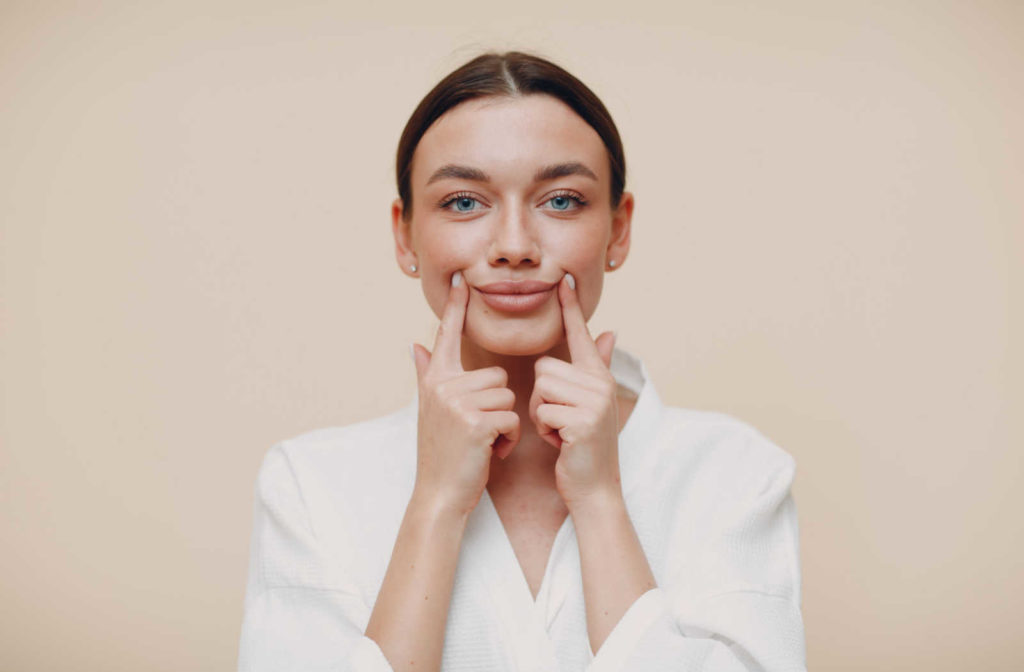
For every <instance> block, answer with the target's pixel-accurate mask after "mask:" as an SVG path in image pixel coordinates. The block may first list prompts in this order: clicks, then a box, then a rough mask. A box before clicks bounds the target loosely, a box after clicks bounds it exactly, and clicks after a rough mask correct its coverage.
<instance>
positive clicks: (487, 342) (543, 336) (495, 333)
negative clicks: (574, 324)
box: [466, 322, 563, 357]
mask: <svg viewBox="0 0 1024 672" xmlns="http://www.w3.org/2000/svg"><path fill="white" fill-rule="evenodd" d="M488 326H490V325H488ZM561 327H562V325H561V322H559V323H558V324H556V325H548V324H536V325H528V324H524V325H522V326H521V327H518V328H515V329H509V328H504V329H502V328H500V327H491V328H487V327H485V328H483V329H476V328H475V327H474V325H472V324H469V323H467V324H466V336H467V337H468V338H470V339H471V340H472V341H473V342H474V343H476V344H477V345H478V346H479V347H481V348H483V349H484V350H487V351H488V352H493V353H494V354H496V355H506V356H511V357H527V356H531V355H541V354H544V353H545V352H547V351H549V350H550V349H551V348H553V347H555V346H556V345H558V343H559V341H561V340H562V335H563V334H562V329H561Z"/></svg>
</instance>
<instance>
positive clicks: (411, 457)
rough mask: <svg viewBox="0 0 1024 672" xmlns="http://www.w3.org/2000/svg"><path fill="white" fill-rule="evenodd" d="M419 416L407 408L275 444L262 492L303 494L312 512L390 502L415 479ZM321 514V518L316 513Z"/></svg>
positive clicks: (267, 457) (266, 460)
mask: <svg viewBox="0 0 1024 672" xmlns="http://www.w3.org/2000/svg"><path fill="white" fill-rule="evenodd" d="M415 432H416V416H415V413H411V412H410V407H409V406H405V407H403V408H401V409H399V410H396V411H394V412H392V413H389V414H387V415H384V416H381V417H377V418H373V419H370V420H364V421H361V422H356V423H353V424H350V425H345V426H339V427H326V428H322V429H315V430H311V431H308V432H304V433H302V434H299V435H297V436H294V437H292V438H288V439H284V440H282V441H279V442H277V443H275V444H274V445H273V446H272V447H271V448H270V449H269V450H268V451H267V453H266V455H265V456H264V458H263V464H262V466H261V468H260V474H259V478H258V483H257V489H258V490H259V491H260V493H261V494H263V495H267V494H270V493H271V492H279V491H282V490H294V491H297V492H298V493H300V496H301V498H302V499H303V500H304V502H305V506H306V507H308V508H311V509H317V508H321V507H322V506H328V507H330V506H332V504H337V499H338V498H339V497H344V498H345V499H347V500H348V501H349V502H359V501H361V500H364V499H366V498H367V497H370V498H376V497H379V496H387V495H388V494H389V493H391V492H392V491H395V489H396V488H398V489H399V490H400V489H401V488H403V487H405V486H406V485H407V483H406V482H407V481H408V483H411V482H412V479H413V478H414V477H415V465H416V461H415V449H416V444H415ZM314 513H315V512H314Z"/></svg>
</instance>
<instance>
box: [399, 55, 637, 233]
mask: <svg viewBox="0 0 1024 672" xmlns="http://www.w3.org/2000/svg"><path fill="white" fill-rule="evenodd" d="M533 93H546V94H548V95H550V96H554V97H555V98H558V99H559V100H561V101H562V102H563V103H565V104H566V105H568V106H569V107H571V108H572V109H573V110H574V111H575V112H576V114H578V115H580V117H582V118H583V120H584V121H585V122H587V123H588V124H590V126H591V127H592V128H593V129H594V130H595V131H597V134H598V135H599V136H601V140H602V141H603V142H604V146H605V147H606V148H607V149H608V163H609V165H610V167H611V205H612V208H616V207H618V205H619V201H620V199H621V198H622V191H623V189H625V185H626V157H625V153H624V152H623V149H622V139H621V138H620V137H619V130H618V129H617V128H616V127H615V122H614V121H612V117H611V115H610V114H608V110H607V109H606V108H605V106H604V103H602V102H601V100H600V99H599V98H598V97H597V96H596V95H594V92H593V91H591V90H590V89H589V88H587V86H586V84H584V83H583V82H581V81H580V80H578V79H576V78H575V77H573V76H572V75H571V74H569V73H568V72H566V71H565V70H563V69H562V68H560V67H559V66H557V65H555V64H554V63H552V62H551V61H547V60H545V59H543V58H540V57H539V56H533V55H531V54H525V53H523V52H520V51H508V52H505V53H503V54H499V53H496V52H489V53H485V54H481V55H480V56H477V57H476V58H474V59H473V60H471V61H469V62H468V63H466V64H465V65H463V66H461V67H459V68H458V69H456V70H454V71H452V72H451V73H449V74H448V76H447V77H445V78H444V79H442V80H441V81H440V82H438V84H437V86H435V87H434V88H433V89H431V90H430V93H428V94H427V95H426V96H425V97H424V98H423V100H421V101H420V104H419V105H417V106H416V110H415V111H414V112H413V113H412V116H411V117H409V121H408V122H406V124H405V129H404V130H403V131H402V137H401V139H400V140H399V141H398V156H397V159H396V161H395V176H396V178H397V181H398V195H399V197H400V198H401V199H402V204H403V209H402V218H403V219H404V220H405V221H409V218H410V217H411V216H412V186H411V185H410V175H411V173H412V156H413V153H414V152H415V151H416V145H418V144H419V142H420V138H422V137H423V134H424V133H426V132H427V129H428V128H430V126H431V124H433V123H434V122H435V121H437V119H438V118H439V117H440V116H441V115H442V114H444V113H445V112H447V111H448V110H450V109H451V108H453V107H455V106H456V105H458V104H459V103H462V102H465V101H467V100H471V99H473V98H483V97H485V96H509V97H515V96H523V95H528V94H533Z"/></svg>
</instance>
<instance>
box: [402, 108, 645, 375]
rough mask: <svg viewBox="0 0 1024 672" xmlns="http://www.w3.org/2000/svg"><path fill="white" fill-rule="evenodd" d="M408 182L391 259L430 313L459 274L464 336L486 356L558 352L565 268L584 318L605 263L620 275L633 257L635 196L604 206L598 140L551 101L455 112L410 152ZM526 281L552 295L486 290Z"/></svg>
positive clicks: (604, 171) (606, 179)
mask: <svg viewBox="0 0 1024 672" xmlns="http://www.w3.org/2000/svg"><path fill="white" fill-rule="evenodd" d="M411 186H412V199H413V204H412V205H413V208H412V213H413V214H412V218H411V220H410V221H409V222H408V223H406V222H403V221H402V219H401V212H402V204H401V202H400V201H396V202H395V204H394V206H393V209H392V217H393V224H394V232H395V241H396V251H397V256H398V261H399V264H400V266H401V267H402V269H403V271H405V272H406V273H407V274H410V275H419V276H420V277H421V278H422V284H423V293H424V295H425V296H426V299H427V302H428V303H429V304H430V307H431V309H433V311H434V313H435V314H436V315H438V317H440V316H441V314H442V313H443V311H444V306H445V302H446V300H447V298H448V290H449V287H450V283H451V277H452V275H453V274H454V273H455V272H456V271H462V276H463V278H464V280H465V282H467V283H468V285H469V291H470V295H469V304H468V306H467V309H466V322H465V329H464V334H465V337H466V338H468V339H469V340H470V341H471V342H472V343H474V344H476V345H477V346H479V347H482V348H484V349H485V350H488V351H490V352H493V353H497V354H503V355H535V354H540V353H543V352H547V351H548V350H550V349H551V348H553V347H554V346H556V345H558V344H559V343H560V342H561V341H562V340H564V331H563V326H562V312H561V305H560V303H559V301H558V294H557V283H558V282H559V281H560V280H561V279H562V277H563V276H564V275H565V274H566V273H567V272H568V273H572V275H573V276H574V278H575V279H576V290H577V292H578V294H579V299H580V305H581V307H582V309H583V315H584V317H585V318H586V319H590V316H591V315H592V314H593V313H594V310H595V309H596V308H597V303H598V300H599V299H600V297H601V288H602V284H603V280H604V273H605V271H606V270H609V265H608V261H609V260H613V259H614V260H615V264H616V265H615V268H619V267H621V266H622V263H623V261H624V260H625V257H626V254H627V252H628V251H629V234H630V218H631V215H632V209H633V199H632V195H631V194H629V193H626V194H623V198H622V200H621V202H620V205H619V207H618V208H617V209H616V210H614V211H613V210H612V209H611V204H610V168H609V165H608V154H607V150H606V149H605V146H604V143H603V142H602V141H601V138H600V136H599V135H598V134H597V132H596V131H595V130H594V129H593V128H591V127H590V125H589V124H587V123H586V122H585V121H584V120H583V119H582V118H581V117H579V116H578V115H577V114H576V113H575V112H573V111H572V109H571V108H569V107H568V106H567V105H565V104H564V103H563V102H562V101H560V100H558V99H556V98H554V97H551V96H547V95H528V96H524V97H518V98H507V97H491V98H478V99H473V100H470V101H467V102H465V103H461V104H460V105H458V106H456V107H454V108H452V109H451V110H449V111H448V112H446V113H445V114H444V115H443V116H441V117H440V118H439V119H438V120H437V121H436V122H434V124H433V125H432V126H431V127H430V128H429V129H428V130H427V132H426V133H425V134H424V135H423V137H422V139H421V140H420V142H419V144H418V145H417V147H416V151H415V154H414V156H413V163H412V172H411ZM412 264H415V265H416V266H417V269H418V270H417V272H416V273H413V272H412V271H410V269H409V266H410V265H412ZM526 281H531V282H539V283H543V287H551V289H549V290H548V291H541V292H537V293H535V294H534V295H533V296H520V297H519V298H518V299H509V298H508V297H502V296H501V293H502V292H507V291H508V288H507V287H506V288H501V287H497V288H489V287H487V286H488V285H491V284H493V283H502V282H512V283H520V282H526ZM495 289H496V290H498V293H495V292H494V290H495ZM536 289H537V287H535V288H532V291H534V292H536ZM488 290H491V291H488ZM517 301H518V302H519V305H518V306H516V305H513V304H515V303H516V302H517ZM523 304H525V305H523Z"/></svg>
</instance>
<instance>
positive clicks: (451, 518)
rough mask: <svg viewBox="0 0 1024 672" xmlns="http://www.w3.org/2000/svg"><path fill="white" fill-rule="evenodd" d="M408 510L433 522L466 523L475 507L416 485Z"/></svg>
mask: <svg viewBox="0 0 1024 672" xmlns="http://www.w3.org/2000/svg"><path fill="white" fill-rule="evenodd" d="M406 511H407V512H411V513H413V514H414V515H416V516H418V517H420V518H424V519H427V520H430V521H431V522H440V523H460V524H463V525H465V523H466V522H467V521H468V520H469V514H470V513H472V512H473V507H466V506H465V505H460V504H458V503H455V502H453V501H451V500H450V499H448V498H445V497H443V496H441V495H440V494H438V493H436V492H433V491H427V490H424V489H421V488H419V487H416V488H413V492H412V496H411V497H410V498H409V504H408V506H406Z"/></svg>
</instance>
